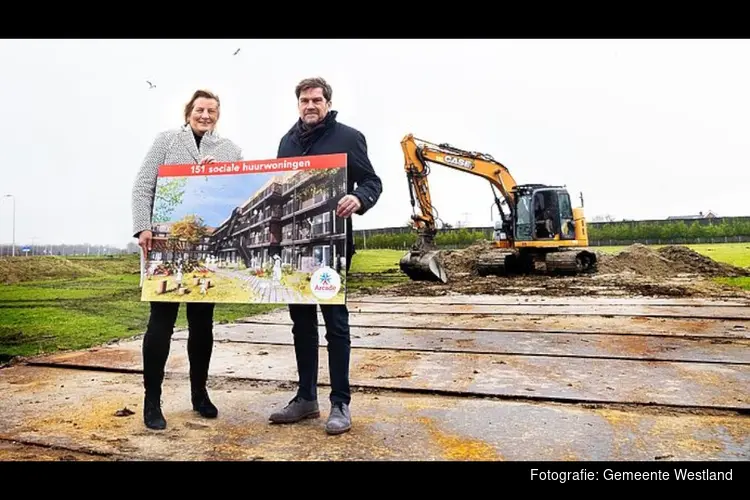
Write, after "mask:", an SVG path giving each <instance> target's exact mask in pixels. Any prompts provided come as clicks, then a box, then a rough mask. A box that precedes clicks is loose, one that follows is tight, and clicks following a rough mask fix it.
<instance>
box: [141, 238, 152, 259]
mask: <svg viewBox="0 0 750 500" xmlns="http://www.w3.org/2000/svg"><path fill="white" fill-rule="evenodd" d="M151 238H153V234H152V233H151V231H141V233H140V234H139V235H138V246H139V247H141V249H142V250H143V256H144V257H146V258H148V252H150V251H151Z"/></svg>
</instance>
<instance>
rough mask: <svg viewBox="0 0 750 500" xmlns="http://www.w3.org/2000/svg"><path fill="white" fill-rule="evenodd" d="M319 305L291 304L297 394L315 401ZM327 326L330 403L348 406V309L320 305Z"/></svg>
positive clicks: (349, 395)
mask: <svg viewBox="0 0 750 500" xmlns="http://www.w3.org/2000/svg"><path fill="white" fill-rule="evenodd" d="M353 253H354V252H353V251H351V250H350V251H348V252H347V259H346V271H347V273H348V272H349V268H350V266H351V262H352V254H353ZM317 308H318V306H317V305H308V304H290V305H289V316H291V318H292V322H293V323H294V325H293V326H292V335H293V336H294V354H295V356H296V358H297V372H298V374H299V388H298V390H297V395H298V396H300V397H302V398H304V399H307V400H308V401H314V400H317V399H318V347H319V342H318V312H317ZM320 311H321V313H323V320H324V321H325V327H326V342H327V349H328V373H329V376H330V378H331V394H330V400H331V403H337V402H342V403H346V404H349V403H350V401H351V392H350V389H349V358H350V353H351V337H350V335H349V309H348V308H347V307H346V304H342V305H338V304H335V305H323V304H321V305H320Z"/></svg>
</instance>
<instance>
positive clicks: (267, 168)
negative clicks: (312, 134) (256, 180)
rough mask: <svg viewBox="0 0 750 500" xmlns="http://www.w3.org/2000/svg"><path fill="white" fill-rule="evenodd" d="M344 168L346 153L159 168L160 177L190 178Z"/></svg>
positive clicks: (162, 166) (163, 166)
mask: <svg viewBox="0 0 750 500" xmlns="http://www.w3.org/2000/svg"><path fill="white" fill-rule="evenodd" d="M343 167H346V153H337V154H330V155H313V156H297V157H293V158H275V159H272V160H247V161H245V160H243V161H228V162H211V163H207V164H204V165H198V164H182V165H161V166H159V176H160V177H189V176H197V175H241V174H262V173H273V172H289V171H296V170H315V169H324V168H343Z"/></svg>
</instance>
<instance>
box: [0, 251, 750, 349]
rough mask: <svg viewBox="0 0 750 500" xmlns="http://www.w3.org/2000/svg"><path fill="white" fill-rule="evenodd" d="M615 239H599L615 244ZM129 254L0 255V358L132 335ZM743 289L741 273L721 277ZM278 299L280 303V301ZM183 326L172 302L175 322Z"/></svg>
mask: <svg viewBox="0 0 750 500" xmlns="http://www.w3.org/2000/svg"><path fill="white" fill-rule="evenodd" d="M688 246H689V247H691V248H693V249H694V250H696V251H698V252H700V253H702V254H705V255H709V256H711V257H712V258H713V259H715V260H717V261H720V262H726V263H729V264H733V265H738V266H742V267H750V248H749V247H750V244H747V243H727V244H715V245H709V244H706V245H688ZM622 248H623V247H600V248H597V249H598V250H600V251H604V252H617V251H619V250H621V249H622ZM403 255H404V252H403V251H402V250H359V251H357V253H356V254H355V255H354V257H353V259H352V267H351V271H350V277H349V278H348V279H347V287H348V289H349V290H357V289H359V288H362V287H378V286H383V285H386V284H389V283H396V282H400V281H405V280H406V278H405V276H403V275H402V274H401V272H400V271H399V269H398V261H399V259H400V258H401V257H402V256H403ZM138 269H139V260H138V257H137V256H125V257H118V258H107V257H77V258H76V257H71V258H62V257H39V256H36V257H15V258H11V257H4V258H0V276H2V279H3V281H4V283H5V284H3V285H0V363H2V362H4V361H7V360H9V359H11V358H12V357H14V356H29V355H36V354H42V353H49V352H54V351H58V350H65V349H83V348H87V347H91V346H93V345H97V344H101V343H105V342H108V341H111V340H115V339H123V338H128V337H132V336H134V335H140V334H142V333H143V332H144V330H145V328H146V322H147V320H148V311H149V306H148V303H144V302H141V301H140V289H139V287H138V282H139V274H138V272H139V271H138ZM720 281H723V282H724V283H728V284H731V285H734V286H740V287H742V288H746V289H749V290H750V279H748V278H726V279H721V280H720ZM277 307H279V306H277V305H272V304H269V305H234V304H217V306H216V314H215V319H216V321H219V322H231V321H235V320H237V319H239V318H243V317H247V316H252V315H254V314H258V313H262V312H266V311H270V310H273V309H276V308H277ZM282 307H283V306H282ZM185 326H187V319H186V317H185V308H184V307H181V308H180V314H179V316H178V319H177V328H184V327H185Z"/></svg>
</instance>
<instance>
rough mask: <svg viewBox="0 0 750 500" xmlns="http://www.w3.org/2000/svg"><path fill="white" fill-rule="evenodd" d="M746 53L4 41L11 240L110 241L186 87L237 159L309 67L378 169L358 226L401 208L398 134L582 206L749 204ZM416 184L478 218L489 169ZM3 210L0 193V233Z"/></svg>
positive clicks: (663, 210)
mask: <svg viewBox="0 0 750 500" xmlns="http://www.w3.org/2000/svg"><path fill="white" fill-rule="evenodd" d="M237 48H241V51H240V53H239V54H238V55H236V56H234V55H233V53H234V52H235V50H236V49H237ZM748 60H750V41H748V40H486V41H482V40H436V41H433V40H430V41H414V40H409V41H398V40H373V41H368V40H350V41H346V40H333V41H323V40H313V41H308V40H289V41H281V40H270V41H266V40H216V41H214V40H175V41H168V40H121V41H117V40H41V41H35V40H8V39H5V40H1V41H0V67H1V68H2V71H3V74H4V75H5V77H4V78H2V79H0V90H2V96H3V104H4V106H3V107H4V118H5V119H4V120H2V122H0V134H2V138H3V139H2V141H3V148H2V151H3V153H4V154H3V156H4V162H3V163H4V166H3V169H2V170H3V175H2V177H1V178H0V179H1V180H0V195H5V194H13V195H14V196H15V200H16V209H17V213H16V242H17V244H19V245H20V244H24V243H30V242H31V239H32V238H34V242H35V243H37V244H40V243H41V244H43V243H82V242H89V243H92V244H111V245H117V246H124V245H125V244H127V243H128V242H130V241H133V240H132V238H131V210H130V193H131V187H132V183H133V179H134V178H135V175H136V172H137V170H138V168H139V166H140V164H141V161H142V159H143V156H144V155H145V153H146V150H147V149H148V147H149V146H150V145H151V142H152V141H153V139H154V136H155V135H156V134H157V133H158V132H160V131H161V130H164V129H167V128H173V127H178V126H180V125H181V124H182V116H181V115H182V108H183V106H184V103H185V102H186V101H187V99H188V98H189V97H190V95H191V93H192V92H193V91H194V90H195V89H197V88H207V89H210V90H213V91H215V92H217V93H218V94H219V95H220V97H221V99H222V116H221V120H220V123H219V132H220V133H222V134H223V135H225V136H227V137H229V138H231V139H233V140H234V141H236V142H237V143H238V144H239V145H240V146H241V147H242V148H243V150H244V156H245V158H246V159H266V158H273V157H274V156H275V154H276V149H277V146H278V143H279V138H280V137H281V136H282V135H283V134H284V133H285V132H286V131H287V130H288V129H289V127H290V126H291V125H292V124H293V123H294V121H295V120H296V119H297V114H296V113H297V111H296V101H295V96H294V87H295V84H296V83H297V82H298V81H299V80H300V79H302V78H304V77H308V76H317V75H319V76H323V77H324V78H326V79H328V81H329V82H330V83H331V85H332V86H333V89H334V90H333V107H334V109H336V110H338V111H339V120H340V121H342V122H344V123H346V124H348V125H351V126H354V127H356V128H358V129H360V130H361V131H362V132H363V133H364V134H365V136H366V137H367V140H368V145H369V151H370V157H371V159H372V162H373V165H374V167H375V169H376V170H377V172H378V173H379V174H380V176H381V178H382V179H383V189H384V191H383V195H382V197H381V199H380V202H379V203H378V205H377V206H376V208H374V209H373V210H372V211H371V212H369V213H368V214H367V215H366V216H364V217H359V216H355V219H354V227H355V228H360V229H366V228H376V227H384V226H393V225H397V226H398V225H404V224H405V223H406V221H407V220H408V218H409V215H410V214H411V212H412V208H411V206H410V203H409V195H408V188H407V184H406V177H405V175H404V170H403V157H402V154H401V149H400V146H399V142H400V140H401V138H402V137H403V136H404V135H405V134H407V133H414V135H415V136H417V137H421V138H424V139H427V140H429V141H433V142H438V143H439V142H448V143H451V144H453V145H456V146H458V147H461V148H464V149H470V150H475V151H481V152H485V153H490V154H492V155H493V156H494V157H495V158H496V159H497V160H499V161H501V162H503V163H504V164H505V165H506V166H507V167H509V169H510V171H511V173H512V174H513V176H514V177H515V178H516V181H517V182H519V183H525V182H539V183H552V184H565V185H567V187H568V188H569V189H570V191H571V195H572V196H573V199H574V203H576V204H577V203H579V197H578V194H579V193H580V192H583V195H584V202H585V210H586V215H587V217H588V218H589V219H591V218H593V217H596V216H597V215H605V214H610V215H612V216H614V217H615V218H617V219H622V218H627V219H644V218H665V217H667V216H670V215H686V214H697V213H698V212H699V211H704V212H706V211H708V210H713V211H714V212H715V213H717V214H718V215H722V216H723V215H726V216H731V215H750V209H749V208H748V199H749V198H748V195H747V193H746V191H747V189H748V186H750V182H749V181H750V147H748V146H749V145H750V91H748V89H750V66H748V64H747V61H748ZM146 80H150V81H152V82H153V83H154V84H156V88H154V89H149V86H148V84H147V83H146ZM430 185H431V189H432V194H433V201H434V204H435V206H436V207H437V210H438V212H439V216H440V217H441V219H443V220H444V221H445V222H449V223H452V224H457V223H460V222H463V223H465V224H466V223H468V224H469V225H490V224H491V223H492V222H491V219H490V216H491V214H490V206H491V204H492V200H493V198H492V191H491V189H490V187H489V184H488V183H487V182H486V181H485V180H483V179H480V178H477V177H474V176H471V175H468V174H463V173H460V172H456V171H453V170H450V169H447V168H444V167H439V166H436V167H433V168H432V173H431V177H430ZM11 224H12V199H11V198H0V242H2V243H9V242H10V241H11V234H12V231H11Z"/></svg>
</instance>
